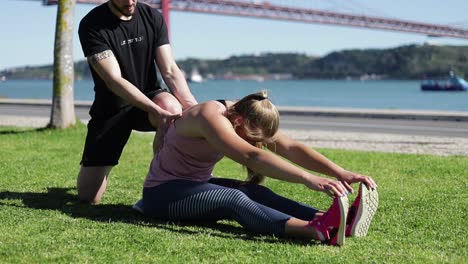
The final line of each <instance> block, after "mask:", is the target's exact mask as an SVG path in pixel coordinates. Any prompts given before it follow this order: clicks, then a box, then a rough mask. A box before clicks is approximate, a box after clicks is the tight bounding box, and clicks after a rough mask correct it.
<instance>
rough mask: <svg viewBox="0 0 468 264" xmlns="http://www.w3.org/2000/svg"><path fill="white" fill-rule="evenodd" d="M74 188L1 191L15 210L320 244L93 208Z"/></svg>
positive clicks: (116, 207) (113, 207) (124, 208)
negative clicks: (193, 228)
mask: <svg viewBox="0 0 468 264" xmlns="http://www.w3.org/2000/svg"><path fill="white" fill-rule="evenodd" d="M72 190H74V188H47V192H46V193H34V192H9V191H4V192H0V205H2V206H14V207H28V208H32V209H41V210H55V211H60V212H62V213H64V214H66V215H69V216H70V217H73V218H85V219H89V220H93V221H98V222H105V223H110V222H121V223H127V224H134V225H141V226H146V227H148V226H152V227H156V228H160V229H165V230H168V231H171V232H179V233H184V234H199V233H200V232H198V231H193V230H189V229H188V228H183V227H193V226H197V227H203V228H209V229H211V230H216V231H220V233H212V232H210V235H211V236H217V237H222V238H236V239H242V240H247V241H258V242H267V243H287V244H298V245H313V244H317V245H319V244H320V243H319V242H316V241H304V240H298V239H286V238H281V239H277V238H274V237H268V236H257V235H255V234H252V233H249V232H248V231H246V230H245V229H244V228H242V227H236V226H232V225H228V224H223V223H218V222H214V221H213V222H206V221H204V222H199V221H184V222H167V221H161V220H157V219H154V218H150V217H147V216H143V215H141V214H139V213H137V212H136V211H135V210H133V209H132V208H131V206H129V205H125V204H98V205H90V204H86V203H83V202H81V201H79V199H78V197H77V195H76V194H73V193H71V192H70V191H72ZM1 200H21V201H22V202H23V204H24V206H19V205H14V204H9V203H4V202H2V201H1Z"/></svg>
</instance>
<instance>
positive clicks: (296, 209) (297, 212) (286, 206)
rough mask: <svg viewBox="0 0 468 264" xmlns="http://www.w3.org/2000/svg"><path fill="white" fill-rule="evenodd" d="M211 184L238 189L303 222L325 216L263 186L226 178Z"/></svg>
mask: <svg viewBox="0 0 468 264" xmlns="http://www.w3.org/2000/svg"><path fill="white" fill-rule="evenodd" d="M209 182H210V183H213V184H217V185H221V186H225V187H228V188H234V189H238V190H240V191H242V192H243V193H245V194H246V195H247V196H248V197H249V198H250V199H252V200H253V201H255V202H257V203H260V204H263V205H265V206H267V207H270V208H273V209H275V210H278V211H280V212H283V213H285V214H288V215H291V216H293V217H295V218H298V219H301V220H305V221H311V220H313V219H314V218H315V217H318V216H321V215H322V214H323V213H322V212H320V211H319V210H317V209H315V208H313V207H311V206H308V205H305V204H302V203H299V202H296V201H293V200H291V199H288V198H286V197H283V196H280V195H278V194H276V193H274V192H273V191H271V190H270V189H268V188H267V187H265V186H262V185H258V184H249V183H244V182H242V181H239V180H233V179H225V178H212V179H211V180H210V181H209Z"/></svg>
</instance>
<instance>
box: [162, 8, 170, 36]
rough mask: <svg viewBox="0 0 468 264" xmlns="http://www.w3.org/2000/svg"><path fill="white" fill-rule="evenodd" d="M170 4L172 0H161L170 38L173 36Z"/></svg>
mask: <svg viewBox="0 0 468 264" xmlns="http://www.w3.org/2000/svg"><path fill="white" fill-rule="evenodd" d="M170 4H171V0H161V10H162V15H163V17H164V20H166V25H167V35H168V36H169V39H170V37H171V30H170V29H171V27H170V20H169V11H170V8H171V7H170Z"/></svg>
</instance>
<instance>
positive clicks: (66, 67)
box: [49, 0, 76, 128]
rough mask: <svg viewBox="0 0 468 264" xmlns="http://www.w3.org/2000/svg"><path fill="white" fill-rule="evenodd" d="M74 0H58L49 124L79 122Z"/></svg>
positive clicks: (62, 126)
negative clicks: (77, 115) (74, 60)
mask: <svg viewBox="0 0 468 264" xmlns="http://www.w3.org/2000/svg"><path fill="white" fill-rule="evenodd" d="M74 9H75V0H59V1H58V7H57V22H56V25H55V48H54V84H53V86H54V89H53V96H52V111H51V114H50V123H49V127H52V128H66V127H70V126H73V125H75V124H76V117H75V105H74V100H73V83H74V69H73V13H74Z"/></svg>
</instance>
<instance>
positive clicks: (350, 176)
mask: <svg viewBox="0 0 468 264" xmlns="http://www.w3.org/2000/svg"><path fill="white" fill-rule="evenodd" d="M338 179H339V180H340V181H342V182H343V184H344V185H345V186H346V188H347V189H348V190H349V191H350V192H352V191H353V189H352V188H351V186H350V184H351V183H355V182H362V183H364V184H365V185H367V187H369V188H370V189H372V190H375V189H376V188H377V184H376V183H375V181H374V179H372V178H371V177H370V176H366V175H362V174H359V173H355V172H352V171H347V170H343V172H341V173H340V176H339V177H338Z"/></svg>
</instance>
